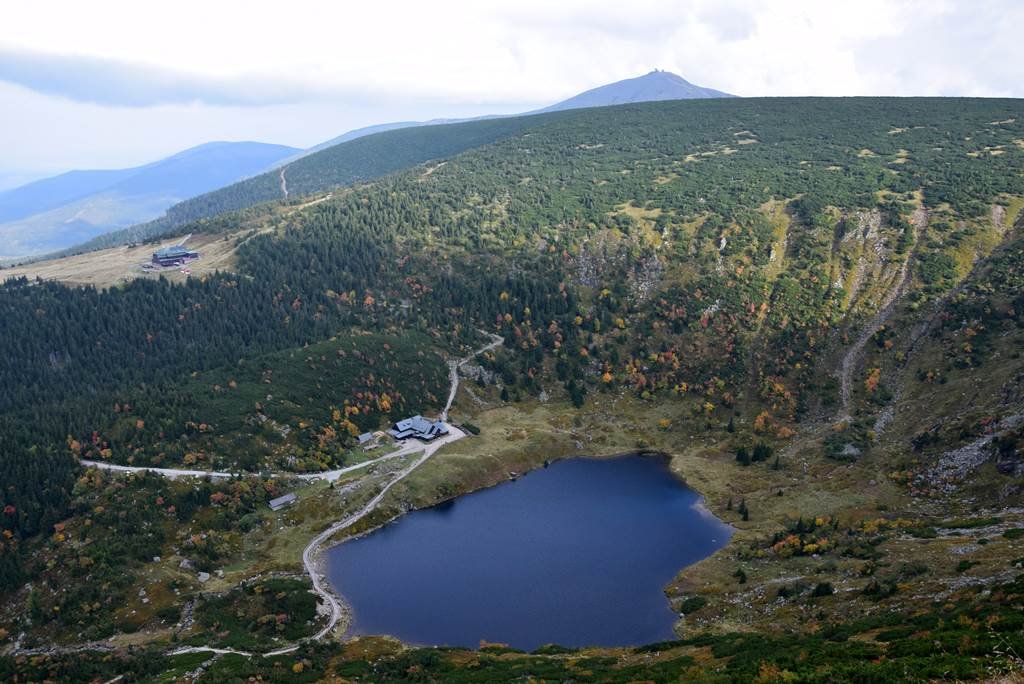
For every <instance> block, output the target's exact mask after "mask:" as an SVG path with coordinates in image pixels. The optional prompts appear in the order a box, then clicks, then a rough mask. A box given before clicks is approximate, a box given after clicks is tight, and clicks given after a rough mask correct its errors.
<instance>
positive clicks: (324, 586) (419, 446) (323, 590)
mask: <svg viewBox="0 0 1024 684" xmlns="http://www.w3.org/2000/svg"><path fill="white" fill-rule="evenodd" d="M488 334H489V335H490V338H491V341H490V342H489V343H488V344H486V345H484V346H482V347H480V348H479V349H477V350H475V351H474V352H473V353H471V354H469V355H468V356H465V357H463V358H461V359H458V360H456V361H451V362H449V368H450V379H451V389H450V390H449V392H448V402H447V403H446V404H445V407H444V411H442V413H441V420H442V421H445V423H446V424H447V420H448V410H449V409H450V408H451V405H452V402H453V401H454V400H455V394H456V392H458V389H459V368H460V367H461V366H462V365H463V364H465V363H467V362H468V361H470V360H471V359H472V358H474V357H476V356H477V355H479V354H482V353H484V352H486V351H489V350H491V349H494V348H495V347H497V346H498V345H500V344H502V343H504V341H505V339H504V338H503V337H501V336H500V335H495V334H493V333H488ZM465 436H466V433H464V432H463V431H462V430H460V429H459V428H457V427H455V426H454V425H448V434H447V435H444V436H443V437H439V438H438V439H436V440H434V441H433V442H429V443H427V444H424V443H422V442H417V441H414V440H410V441H409V442H407V443H406V444H405V445H403V446H402V448H401V449H399V450H398V451H395V452H393V453H391V454H387V455H386V456H382V457H380V458H377V459H374V460H372V461H367V462H366V463H360V464H357V465H354V466H349V467H347V468H340V469H338V470H332V471H329V472H326V473H304V474H300V475H298V477H301V478H304V479H316V478H326V479H330V480H332V481H333V480H336V479H337V478H338V477H340V476H341V475H342V474H343V473H346V472H351V471H353V470H357V469H359V468H365V467H367V466H369V465H371V464H374V463H380V462H381V461H384V460H387V459H392V458H397V457H399V456H408V455H410V454H414V453H417V452H419V451H420V450H422V452H423V453H422V454H421V455H420V456H419V458H417V459H416V460H415V461H413V462H412V463H410V464H409V465H408V466H406V467H405V468H403V469H402V470H400V471H399V472H398V473H397V474H396V475H395V476H394V477H393V478H391V480H390V481H388V483H387V484H386V485H384V486H383V487H382V488H381V490H380V491H379V492H377V494H376V496H374V497H373V498H372V499H370V501H369V502H367V504H366V505H365V506H363V507H362V508H361V509H359V510H358V511H356V512H355V513H353V514H352V515H350V516H348V517H347V518H344V519H343V520H339V521H338V522H336V523H334V524H333V525H331V526H330V527H328V528H327V529H325V530H324V531H323V532H321V533H320V534H318V535H317V536H315V537H313V539H312V540H310V542H309V543H308V544H307V545H306V547H305V548H304V549H303V551H302V565H303V568H304V569H305V571H306V573H308V574H309V578H310V581H311V583H312V585H313V591H315V592H316V593H317V595H318V596H319V597H320V599H321V602H322V605H323V606H324V607H326V612H327V613H328V620H327V624H326V625H324V626H323V627H322V628H321V629H320V631H318V632H317V633H316V634H314V635H313V636H311V637H308V638H306V639H303V640H302V641H299V642H297V643H294V644H291V645H289V646H284V647H282V648H278V649H275V650H273V651H268V652H266V653H251V652H248V651H238V650H235V649H227V648H214V647H212V646H184V647H181V648H178V649H175V650H173V651H171V652H170V653H169V655H179V654H182V653H211V654H215V655H226V654H234V655H240V656H245V657H253V656H261V657H264V658H269V657H272V656H278V655H283V654H285V653H291V652H293V651H296V650H298V648H299V647H300V646H301V645H302V643H304V642H305V641H319V640H320V639H323V638H324V637H325V636H327V635H328V634H330V633H331V631H332V630H334V628H335V627H336V626H337V624H338V621H339V620H341V616H342V613H343V609H342V604H341V601H340V600H339V599H338V597H337V596H335V594H334V592H333V591H332V590H331V589H330V587H329V586H328V580H327V577H326V575H325V574H324V573H323V572H321V570H320V567H319V563H318V561H319V558H320V551H321V547H322V546H323V545H324V543H326V542H327V541H329V540H330V539H331V538H332V537H333V536H334V535H335V534H337V533H338V532H340V531H342V530H344V529H347V528H349V527H351V526H352V525H354V524H356V523H357V522H359V521H360V520H362V519H363V518H365V517H366V516H367V515H369V514H370V513H372V512H373V511H374V510H375V509H376V508H377V506H378V505H379V504H380V502H381V501H383V500H384V497H385V496H387V493H388V492H389V491H390V490H391V488H392V487H394V486H395V485H396V484H398V483H399V482H401V481H402V480H404V479H405V478H407V477H408V476H409V475H411V474H412V473H413V472H415V470H416V469H417V468H419V467H420V466H421V465H423V464H424V463H426V462H427V461H428V460H429V459H430V457H431V456H433V455H434V454H435V453H437V451H438V450H440V449H441V447H443V446H445V445H446V444H451V443H452V442H455V441H457V440H460V439H462V438H463V437H465ZM82 463H83V464H84V465H87V466H91V467H96V468H102V469H106V470H117V471H121V472H139V471H149V472H154V473H157V474H160V475H164V476H166V477H172V478H173V477H206V476H210V477H235V476H236V475H239V474H241V473H222V472H221V473H211V472H207V471H200V470H177V469H174V468H145V467H133V466H119V465H114V464H110V463H97V462H95V461H82ZM246 474H247V473H246Z"/></svg>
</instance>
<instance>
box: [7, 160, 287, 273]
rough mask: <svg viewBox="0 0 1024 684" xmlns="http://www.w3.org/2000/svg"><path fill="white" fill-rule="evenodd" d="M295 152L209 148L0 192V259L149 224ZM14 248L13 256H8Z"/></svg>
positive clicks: (71, 173)
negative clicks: (194, 198)
mask: <svg viewBox="0 0 1024 684" xmlns="http://www.w3.org/2000/svg"><path fill="white" fill-rule="evenodd" d="M297 151H298V150H297V148H293V147H288V146H285V145H275V144H270V143H260V142H250V141H242V142H227V141H214V142H208V143H203V144H201V145H196V146H195V147H190V148H188V149H186V150H182V151H180V152H177V153H175V154H172V155H170V156H168V157H164V158H162V159H158V160H156V161H153V162H149V163H146V164H141V165H138V166H133V167H128V168H124V169H77V170H73V171H68V172H66V173H62V174H60V175H57V176H53V177H50V178H44V179H40V180H37V181H34V182H32V183H28V184H26V185H23V186H19V187H17V188H12V189H10V190H7V191H4V192H0V244H3V245H4V246H5V247H4V248H0V253H5V254H6V253H9V254H6V255H7V256H20V255H27V254H31V253H39V252H43V251H46V250H52V249H60V248H63V247H67V246H71V244H74V243H73V242H69V240H68V237H70V236H76V238H77V237H78V236H82V237H84V239H89V238H91V237H94V236H95V235H97V234H102V233H106V232H109V231H110V230H115V229H117V228H120V227H123V226H126V225H131V224H133V223H137V222H139V221H145V220H149V219H151V218H154V217H156V216H158V215H159V214H160V213H161V212H162V211H164V210H165V209H167V208H168V207H170V206H172V205H173V204H175V203H176V202H178V201H181V200H184V199H187V198H188V197H191V196H194V195H196V194H201V193H203V192H207V191H209V190H211V189H215V188H217V187H221V186H223V185H224V184H225V183H231V182H235V181H238V180H240V179H242V178H245V177H247V176H250V175H253V174H256V173H259V172H262V171H263V170H264V169H266V168H267V166H269V165H271V164H273V163H274V162H275V161H277V160H279V159H282V158H284V157H286V156H288V155H291V154H294V153H295V152H297ZM12 247H13V249H12Z"/></svg>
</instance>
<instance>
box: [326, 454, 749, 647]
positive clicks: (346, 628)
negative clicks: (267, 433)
mask: <svg viewBox="0 0 1024 684" xmlns="http://www.w3.org/2000/svg"><path fill="white" fill-rule="evenodd" d="M438 456H439V457H441V458H443V456H444V454H443V453H439V454H438ZM631 457H638V458H642V459H645V460H651V461H655V462H657V465H658V470H659V471H661V472H662V473H663V474H664V475H667V476H668V478H669V479H671V481H672V482H674V483H675V484H676V485H678V486H679V487H680V488H681V490H685V491H686V492H687V494H688V495H692V496H693V497H695V499H694V501H693V502H692V503H689V504H688V508H689V509H692V510H693V511H694V512H695V514H696V515H697V516H698V517H699V519H701V520H707V521H708V524H713V525H721V526H723V528H724V529H727V530H728V532H727V535H726V536H725V537H724V541H721V542H718V543H716V546H715V548H713V549H711V550H710V552H709V553H708V555H706V556H701V557H700V558H696V559H694V560H692V561H687V562H682V563H681V564H679V565H678V566H676V565H673V567H672V576H671V577H670V578H669V579H668V580H667V581H664V582H659V586H658V589H659V592H660V594H659V595H660V597H661V600H663V601H664V606H665V608H666V609H668V610H669V611H671V613H672V614H673V616H674V617H673V622H672V631H673V633H675V631H676V624H677V622H678V620H679V615H678V614H677V613H676V610H675V608H674V603H673V601H672V600H671V598H670V596H669V594H668V589H669V587H670V586H671V585H672V584H673V583H674V582H675V581H676V579H677V578H678V576H679V574H680V573H682V572H683V571H684V570H686V569H688V568H690V567H692V566H693V565H695V564H696V563H699V562H701V561H702V560H705V559H706V558H708V557H710V556H711V555H714V554H716V553H717V552H718V551H720V550H721V549H723V548H726V547H728V545H729V540H730V539H731V537H732V536H733V534H734V532H735V531H736V530H735V528H734V527H733V526H732V525H730V524H728V523H727V522H725V521H723V520H721V519H719V518H718V517H717V516H715V515H714V513H713V512H712V511H711V509H710V508H709V507H708V505H707V503H706V499H705V496H704V494H703V493H702V492H700V491H699V490H697V489H696V488H694V487H692V486H691V485H690V483H689V482H688V481H687V479H686V478H685V477H683V476H682V475H681V474H680V473H679V472H678V471H677V469H675V468H673V467H672V465H673V461H674V458H675V457H674V456H673V455H672V454H670V453H667V452H666V451H663V450H656V449H646V448H636V449H628V450H615V451H613V452H610V453H607V454H593V453H589V454H581V453H574V452H566V453H563V454H558V453H557V449H556V450H555V453H553V454H549V455H548V456H547V457H546V458H532V459H530V462H529V464H528V465H529V467H528V468H526V469H523V471H522V472H516V471H511V472H510V473H508V474H503V473H500V471H498V470H497V469H494V468H491V469H489V470H488V475H489V477H488V478H487V481H485V482H483V483H479V482H478V483H475V484H478V485H479V486H467V487H461V488H459V490H458V491H457V492H456V493H453V494H451V495H448V496H434V497H429V498H427V497H419V498H412V499H410V498H409V497H408V496H407V495H408V492H405V494H406V496H403V497H402V498H401V499H399V501H391V502H389V504H385V506H383V507H382V508H381V509H380V510H382V511H387V512H388V513H391V515H389V516H388V517H387V519H385V520H383V521H380V522H376V524H374V525H373V526H371V527H367V528H365V529H359V530H357V531H356V532H355V533H353V534H349V535H348V536H346V537H344V538H340V539H336V540H329V541H328V542H327V543H325V544H324V545H323V547H322V548H321V553H320V554H318V557H317V561H316V562H317V572H319V573H320V574H321V576H322V577H324V579H325V582H326V584H327V585H329V586H330V590H331V592H332V594H333V595H334V596H335V597H336V598H337V599H339V602H341V603H343V604H344V606H345V610H344V611H343V612H344V616H343V619H342V620H340V621H339V624H338V627H339V629H340V630H341V638H342V640H343V641H350V640H353V639H356V638H359V637H362V636H367V635H366V634H359V633H356V632H354V631H353V630H354V629H355V627H356V620H355V618H354V609H353V606H352V603H351V601H350V600H349V597H348V596H346V595H345V591H343V590H341V589H340V588H339V587H338V586H336V584H335V582H334V578H331V576H330V574H329V573H328V568H329V565H330V562H329V560H328V559H327V558H325V555H326V553H330V552H332V551H334V550H335V549H336V548H337V547H340V546H342V545H343V544H346V543H347V542H355V541H358V540H361V539H364V538H366V537H368V536H370V535H371V534H373V533H375V532H379V531H380V530H382V529H384V528H387V527H389V526H391V525H392V524H393V523H397V522H399V521H402V520H404V519H405V518H406V514H408V513H415V512H422V511H427V510H430V509H435V508H438V507H441V506H444V505H445V504H451V503H452V502H454V501H456V500H458V499H463V498H466V497H468V496H469V495H474V494H481V493H484V492H487V491H490V490H494V489H496V488H497V486H498V485H500V484H504V483H508V482H510V481H515V480H519V479H520V478H522V477H523V476H525V475H528V474H532V473H534V472H536V471H540V470H543V469H545V468H546V467H547V466H549V465H553V464H555V463H560V462H565V461H571V460H576V459H579V460H585V461H597V462H607V461H614V460H616V459H625V458H631ZM518 465H519V466H523V465H526V464H523V463H521V462H520V463H519V464H518ZM428 467H429V466H428ZM418 476H422V473H420V474H418ZM410 484H415V479H414V478H410ZM464 484H468V483H464ZM652 491H657V490H656V489H654V490H652ZM718 539H722V537H718ZM328 544H329V545H328ZM372 634H373V635H380V636H387V635H388V634H387V633H386V632H378V631H376V630H375V631H373V632H372ZM390 636H393V635H390ZM393 638H398V637H393ZM398 639H399V640H400V641H401V642H402V643H405V644H407V645H410V646H412V645H416V644H420V645H423V644H422V643H421V642H422V641H423V640H407V639H402V638H398ZM619 645H621V644H619Z"/></svg>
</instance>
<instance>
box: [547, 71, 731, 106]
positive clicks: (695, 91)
mask: <svg viewBox="0 0 1024 684" xmlns="http://www.w3.org/2000/svg"><path fill="white" fill-rule="evenodd" d="M713 97H736V96H735V95H730V94H729V93H724V92H722V91H720V90H714V89H713V88H705V87H703V86H699V85H695V84H693V83H690V82H689V81H687V80H686V79H685V78H683V77H682V76H679V75H678V74H674V73H672V72H671V71H664V70H662V69H654V70H652V71H650V72H648V73H646V74H644V75H643V76H636V77H634V78H627V79H623V80H621V81H616V82H615V83H609V84H607V85H603V86H598V87H597V88H591V89H590V90H587V91H584V92H582V93H580V94H579V95H576V96H574V97H570V98H569V99H568V100H563V101H562V102H559V103H557V104H553V105H551V106H550V107H545V108H544V109H541V110H539V111H541V112H557V111H561V110H564V109H578V108H581V107H607V106H609V105H618V104H629V103H632V102H656V101H660V100H696V99H708V98H713Z"/></svg>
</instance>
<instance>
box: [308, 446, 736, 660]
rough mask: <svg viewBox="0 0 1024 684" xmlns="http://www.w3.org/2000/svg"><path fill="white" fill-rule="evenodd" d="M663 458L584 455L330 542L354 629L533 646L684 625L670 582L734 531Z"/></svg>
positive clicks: (650, 636) (630, 636) (623, 638)
mask: <svg viewBox="0 0 1024 684" xmlns="http://www.w3.org/2000/svg"><path fill="white" fill-rule="evenodd" d="M699 502H700V498H699V496H698V495H697V494H696V493H695V492H694V491H693V490H691V489H688V488H687V487H685V486H684V485H682V484H681V483H680V482H679V481H678V480H677V479H675V478H674V477H673V476H672V475H671V473H670V472H669V470H668V468H667V464H666V461H665V460H664V459H661V458H654V457H646V456H626V457H622V458H616V459H610V460H596V459H586V458H575V459H571V460H565V461H559V462H557V463H555V464H553V465H551V466H550V467H549V468H544V469H541V470H536V471H534V472H531V473H529V474H528V475H526V476H524V477H523V478H521V479H520V480H518V481H517V482H509V483H506V484H502V485H499V486H497V487H494V488H492V489H487V490H483V491H480V492H476V493H473V494H468V495H466V496H463V497H460V498H459V499H457V500H455V501H454V502H451V503H448V504H443V505H441V506H437V507H434V508H429V509H425V510H422V511H416V512H414V513H411V514H409V515H406V516H404V517H402V518H400V519H399V520H398V521H397V522H396V523H394V524H392V525H389V526H387V527H385V528H383V529H381V530H378V531H376V532H374V533H373V534H370V535H368V536H366V537H363V538H361V539H357V540H354V541H350V542H347V543H345V544H341V545H340V546H336V547H334V548H333V549H330V550H329V551H328V552H327V567H328V575H329V577H330V581H331V583H332V584H333V586H334V587H335V589H336V590H337V591H339V592H340V593H341V594H343V595H344V596H345V598H346V599H348V601H349V603H350V604H351V605H352V607H353V610H354V612H355V620H354V625H353V630H352V631H353V632H354V633H356V634H391V635H393V636H396V637H398V638H400V639H402V640H403V641H406V642H409V643H414V644H431V645H451V646H470V647H476V646H478V645H479V642H480V640H487V641H492V642H501V643H507V644H510V645H511V646H514V647H516V648H522V649H534V648H537V647H538V646H541V645H543V644H548V643H559V644H563V645H565V646H585V645H597V646H613V645H636V644H643V643H650V642H653V641H660V640H663V639H670V638H672V637H673V633H672V624H673V621H674V620H675V615H674V614H673V613H672V611H671V609H670V607H669V603H668V600H667V599H666V598H665V595H664V593H663V588H664V587H665V585H666V584H668V583H669V582H670V581H671V580H672V578H673V577H674V576H675V575H676V573H677V572H678V571H679V570H680V569H681V568H683V567H684V566H686V565H689V564H691V563H694V562H696V561H699V560H701V559H702V558H705V557H707V556H709V555H710V554H711V553H712V552H714V551H715V550H717V549H719V548H721V547H722V546H723V545H724V544H725V543H726V541H728V539H729V536H730V534H731V530H730V528H729V527H728V526H727V525H725V524H724V523H722V522H721V521H719V520H718V519H717V518H715V517H714V516H712V515H711V514H709V513H708V512H707V511H705V510H704V509H703V508H701V507H700V506H699Z"/></svg>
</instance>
